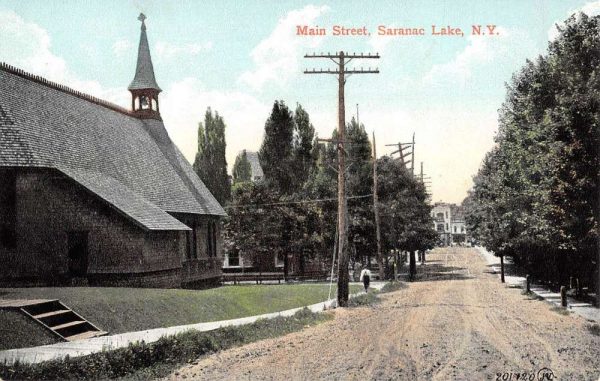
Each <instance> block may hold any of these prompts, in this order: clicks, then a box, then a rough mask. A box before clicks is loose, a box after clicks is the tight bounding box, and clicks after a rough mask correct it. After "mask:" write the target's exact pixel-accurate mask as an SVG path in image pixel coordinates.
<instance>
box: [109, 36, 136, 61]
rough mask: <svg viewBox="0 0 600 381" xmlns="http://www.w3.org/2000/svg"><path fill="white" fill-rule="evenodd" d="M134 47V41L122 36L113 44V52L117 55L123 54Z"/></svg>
mask: <svg viewBox="0 0 600 381" xmlns="http://www.w3.org/2000/svg"><path fill="white" fill-rule="evenodd" d="M132 49H133V43H132V42H131V41H129V40H128V39H126V38H120V39H118V40H117V41H115V43H114V44H113V46H112V50H113V53H115V55H116V56H117V57H120V56H122V55H123V54H125V53H126V52H129V51H131V50H132Z"/></svg>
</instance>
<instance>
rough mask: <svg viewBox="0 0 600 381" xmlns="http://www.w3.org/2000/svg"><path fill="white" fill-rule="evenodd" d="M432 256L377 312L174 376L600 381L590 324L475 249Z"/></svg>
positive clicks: (349, 316)
mask: <svg viewBox="0 0 600 381" xmlns="http://www.w3.org/2000/svg"><path fill="white" fill-rule="evenodd" d="M427 259H428V263H427V265H426V266H424V267H421V268H420V269H419V271H421V274H420V278H421V279H420V280H419V281H417V282H414V283H411V284H410V285H409V287H408V288H406V289H403V290H400V291H396V292H393V293H390V294H386V295H385V296H382V299H383V302H382V303H381V304H379V305H377V306H375V307H364V308H355V309H338V310H336V311H335V319H334V320H333V321H331V322H328V323H325V324H321V325H319V326H316V327H312V328H308V329H305V330H303V331H302V332H298V333H294V334H291V335H288V336H285V337H281V338H277V339H270V340H264V341H261V342H257V343H254V344H250V345H246V346H244V347H240V348H235V349H231V350H228V351H224V352H221V353H217V354H214V355H211V356H207V357H204V358H201V359H200V360H199V362H198V363H197V364H196V365H190V366H187V367H184V368H182V369H180V370H178V371H177V372H176V374H173V375H172V376H171V378H170V379H172V380H179V379H184V378H185V379H188V380H189V379H206V380H315V379H330V380H338V379H344V380H346V379H348V380H364V379H375V380H389V379H393V380H396V379H407V380H417V379H418V380H430V379H433V380H509V379H511V380H517V378H516V377H517V374H520V377H519V378H518V380H523V379H525V380H538V379H542V378H541V377H542V376H543V375H544V374H546V380H550V379H554V380H557V379H561V380H594V381H596V380H598V377H599V376H600V337H599V336H595V335H592V334H591V333H590V332H589V331H588V329H587V325H588V324H589V323H588V322H586V321H585V320H584V319H582V318H580V317H578V316H574V315H571V316H564V315H562V314H560V313H558V312H556V311H553V310H552V309H551V306H550V305H549V304H547V303H545V302H543V301H538V300H532V299H529V298H528V297H526V296H524V295H522V294H521V290H519V289H511V288H508V287H505V286H504V285H502V284H501V283H500V282H499V279H498V277H497V276H496V275H492V274H489V273H487V271H488V268H487V266H486V264H485V262H484V261H483V259H482V258H481V257H480V256H479V254H478V253H477V251H475V250H474V249H469V248H447V249H437V250H436V251H434V252H433V253H432V254H430V255H429V256H428V258H427ZM543 368H547V369H549V370H550V371H551V372H552V374H553V378H551V377H550V371H549V370H543ZM511 373H512V378H509V377H510V376H511ZM523 373H525V374H523ZM503 377H504V378H503Z"/></svg>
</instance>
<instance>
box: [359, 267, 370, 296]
mask: <svg viewBox="0 0 600 381" xmlns="http://www.w3.org/2000/svg"><path fill="white" fill-rule="evenodd" d="M360 281H361V282H363V285H364V286H365V292H368V291H369V283H371V271H370V270H369V269H368V268H367V267H366V266H365V267H364V268H363V270H362V271H361V272H360Z"/></svg>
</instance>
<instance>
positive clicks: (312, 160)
mask: <svg viewBox="0 0 600 381" xmlns="http://www.w3.org/2000/svg"><path fill="white" fill-rule="evenodd" d="M314 138H315V127H314V126H313V125H312V123H311V122H310V117H309V115H308V113H307V112H306V110H304V109H303V108H302V106H301V105H300V104H298V106H297V107H296V112H295V113H294V166H295V167H296V168H295V171H294V175H295V176H294V177H295V181H296V185H295V188H296V189H300V188H302V186H303V185H304V183H305V182H306V181H307V180H308V177H309V176H310V174H311V173H312V172H313V171H314V169H315V167H316V157H315V153H314V149H313V148H314V147H313V140H314Z"/></svg>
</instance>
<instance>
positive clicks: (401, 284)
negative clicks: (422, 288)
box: [380, 281, 406, 293]
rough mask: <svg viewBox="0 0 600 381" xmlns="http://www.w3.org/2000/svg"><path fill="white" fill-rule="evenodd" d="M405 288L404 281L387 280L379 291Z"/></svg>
mask: <svg viewBox="0 0 600 381" xmlns="http://www.w3.org/2000/svg"><path fill="white" fill-rule="evenodd" d="M404 288H406V284H405V283H404V282H398V281H396V282H394V281H392V282H388V283H386V284H385V285H384V286H383V287H382V288H381V291H380V292H381V293H386V292H394V291H398V290H402V289H404Z"/></svg>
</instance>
